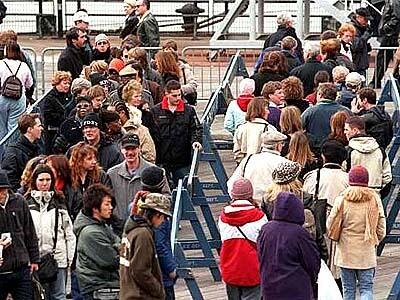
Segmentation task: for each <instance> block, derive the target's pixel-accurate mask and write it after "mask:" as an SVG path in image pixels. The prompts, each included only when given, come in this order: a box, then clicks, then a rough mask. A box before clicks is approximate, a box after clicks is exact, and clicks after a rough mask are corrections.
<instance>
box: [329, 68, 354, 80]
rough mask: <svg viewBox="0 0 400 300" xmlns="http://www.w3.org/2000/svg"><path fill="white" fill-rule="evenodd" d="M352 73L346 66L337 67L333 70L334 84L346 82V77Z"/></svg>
mask: <svg viewBox="0 0 400 300" xmlns="http://www.w3.org/2000/svg"><path fill="white" fill-rule="evenodd" d="M349 73H350V71H349V69H347V68H346V67H344V66H336V67H334V68H333V69H332V78H333V82H345V81H346V76H347V75H349Z"/></svg>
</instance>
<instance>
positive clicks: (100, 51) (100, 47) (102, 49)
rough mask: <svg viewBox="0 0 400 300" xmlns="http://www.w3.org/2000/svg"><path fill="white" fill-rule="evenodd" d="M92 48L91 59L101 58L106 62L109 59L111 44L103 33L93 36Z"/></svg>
mask: <svg viewBox="0 0 400 300" xmlns="http://www.w3.org/2000/svg"><path fill="white" fill-rule="evenodd" d="M94 45H95V46H94V49H93V54H92V56H93V57H92V60H93V61H97V60H102V61H105V62H106V63H108V62H110V60H111V45H110V39H109V38H108V36H107V35H105V34H104V33H100V34H98V35H96V37H95V38H94Z"/></svg>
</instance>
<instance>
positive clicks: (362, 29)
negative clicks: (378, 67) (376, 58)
mask: <svg viewBox="0 0 400 300" xmlns="http://www.w3.org/2000/svg"><path fill="white" fill-rule="evenodd" d="M370 17H371V16H370V14H369V10H368V9H367V8H365V7H360V8H358V9H356V13H355V14H353V15H352V16H351V17H350V20H351V24H353V26H354V27H355V28H356V35H355V36H354V39H353V46H352V57H353V63H354V65H355V67H356V69H355V71H356V72H357V73H359V74H361V75H363V76H366V74H367V70H368V67H369V57H368V52H369V51H371V45H370V44H369V43H368V40H369V39H370V37H371V36H372V28H371V27H370V26H369V25H368V20H369V18H370Z"/></svg>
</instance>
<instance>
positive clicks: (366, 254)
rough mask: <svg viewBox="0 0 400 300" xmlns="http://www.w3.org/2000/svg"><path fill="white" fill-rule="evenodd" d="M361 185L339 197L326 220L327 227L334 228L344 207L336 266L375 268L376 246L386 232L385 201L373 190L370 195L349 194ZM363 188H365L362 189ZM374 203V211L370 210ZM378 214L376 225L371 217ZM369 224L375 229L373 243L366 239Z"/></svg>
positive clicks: (349, 189) (347, 190) (349, 188)
mask: <svg viewBox="0 0 400 300" xmlns="http://www.w3.org/2000/svg"><path fill="white" fill-rule="evenodd" d="M355 188H359V187H348V188H347V189H346V190H345V191H344V192H343V193H342V195H341V196H339V197H337V198H336V200H335V204H334V206H333V208H332V211H331V213H330V215H329V217H328V220H327V228H328V229H329V228H331V226H332V223H333V220H334V219H335V218H336V217H337V215H338V213H339V208H340V207H341V206H342V207H343V217H342V220H343V221H342V230H341V233H340V237H339V241H338V242H337V244H336V245H337V246H336V253H335V258H334V260H335V265H337V266H339V267H342V268H347V269H364V270H365V269H370V268H374V267H376V246H377V245H378V241H379V242H380V241H381V240H383V238H384V237H385V235H386V221H385V213H384V210H383V206H382V202H381V199H380V197H379V195H378V194H377V193H376V192H375V191H373V190H372V189H369V188H365V189H367V190H369V195H371V197H357V199H353V198H352V197H349V196H346V195H347V193H348V192H350V191H351V190H353V189H355ZM363 189H364V188H363ZM369 206H372V207H373V209H372V211H373V212H372V211H371V210H370V209H369ZM371 214H376V218H377V220H376V224H373V223H374V222H371V221H370V219H369V216H371ZM368 226H371V229H372V231H373V232H374V234H373V235H374V236H373V237H372V238H373V239H376V240H375V241H376V243H375V242H371V241H370V240H368V239H366V237H367V232H368Z"/></svg>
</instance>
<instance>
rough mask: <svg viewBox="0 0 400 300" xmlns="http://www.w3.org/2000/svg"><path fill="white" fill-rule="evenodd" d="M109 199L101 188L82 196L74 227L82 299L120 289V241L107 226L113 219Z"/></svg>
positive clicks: (105, 190) (94, 185) (93, 188)
mask: <svg viewBox="0 0 400 300" xmlns="http://www.w3.org/2000/svg"><path fill="white" fill-rule="evenodd" d="M112 197H113V195H112V194H111V191H110V190H109V189H108V188H107V187H105V186H104V185H102V184H93V185H91V186H90V187H89V188H88V189H87V190H86V192H85V194H84V195H83V209H82V211H81V212H80V213H79V214H78V216H77V218H76V220H75V223H74V233H75V235H76V237H77V250H76V251H77V269H76V271H77V275H78V279H79V286H80V291H81V293H82V296H83V297H84V299H102V298H100V297H98V296H99V295H98V294H100V293H102V292H103V293H107V291H108V292H109V293H112V291H110V290H109V289H117V290H116V291H118V288H119V273H118V268H119V255H118V253H119V244H120V239H119V238H118V237H117V236H116V235H115V234H114V233H113V232H112V230H111V228H110V227H109V226H108V225H107V224H106V222H107V221H108V220H109V219H110V218H111V215H112V210H113V206H112ZM102 290H103V291H102ZM107 299H117V298H107Z"/></svg>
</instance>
